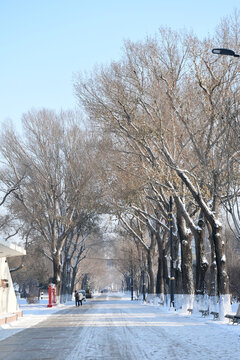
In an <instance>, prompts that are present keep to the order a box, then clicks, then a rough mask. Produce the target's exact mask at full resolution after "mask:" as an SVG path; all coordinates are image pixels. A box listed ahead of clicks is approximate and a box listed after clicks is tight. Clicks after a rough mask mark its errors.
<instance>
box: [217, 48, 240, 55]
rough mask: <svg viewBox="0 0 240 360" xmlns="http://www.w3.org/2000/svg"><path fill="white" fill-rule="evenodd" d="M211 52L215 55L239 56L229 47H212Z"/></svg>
mask: <svg viewBox="0 0 240 360" xmlns="http://www.w3.org/2000/svg"><path fill="white" fill-rule="evenodd" d="M212 53H213V54H215V55H227V56H233V57H240V55H238V54H236V53H235V51H233V50H231V49H223V48H220V49H212Z"/></svg>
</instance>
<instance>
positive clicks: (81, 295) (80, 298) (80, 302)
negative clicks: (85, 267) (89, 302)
mask: <svg viewBox="0 0 240 360" xmlns="http://www.w3.org/2000/svg"><path fill="white" fill-rule="evenodd" d="M82 301H83V294H82V293H81V292H80V293H79V300H78V306H79V304H81V306H82Z"/></svg>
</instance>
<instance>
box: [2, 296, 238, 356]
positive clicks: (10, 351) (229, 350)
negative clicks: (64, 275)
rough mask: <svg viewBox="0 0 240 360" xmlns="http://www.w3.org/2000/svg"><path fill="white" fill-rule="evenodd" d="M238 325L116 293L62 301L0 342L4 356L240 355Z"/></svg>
mask: <svg viewBox="0 0 240 360" xmlns="http://www.w3.org/2000/svg"><path fill="white" fill-rule="evenodd" d="M239 351H240V326H237V325H236V326H233V325H229V324H221V323H220V322H218V321H212V320H211V319H210V318H209V319H203V318H201V317H200V315H195V316H187V315H185V316H184V315H181V314H177V313H176V312H169V311H166V310H165V311H164V310H163V309H162V308H160V307H159V306H158V307H157V306H149V305H143V304H140V303H139V302H135V301H130V300H129V298H125V297H122V298H121V297H119V296H99V297H96V298H94V299H92V300H91V301H88V302H87V303H84V305H83V306H82V307H79V308H76V307H75V306H73V305H70V306H66V307H65V308H64V309H63V310H61V311H60V312H56V313H53V314H52V315H51V316H49V317H47V318H45V320H44V321H41V322H39V323H35V324H34V325H33V326H32V327H31V328H28V329H25V330H23V331H21V332H18V333H16V334H15V335H13V336H11V337H8V338H6V339H5V340H2V341H0V359H4V360H36V359H41V360H47V359H48V360H50V359H58V360H61V359H64V360H77V359H78V360H79V359H80V358H81V359H87V360H89V359H91V360H95V359H104V360H108V359H111V360H114V359H116V360H121V359H124V360H132V359H156V360H160V359H169V360H173V359H174V360H175V359H182V360H184V359H188V360H189V359H195V360H202V359H206V360H208V359H211V360H212V359H224V360H226V359H231V360H235V359H239V358H240V356H239Z"/></svg>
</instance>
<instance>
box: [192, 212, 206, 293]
mask: <svg viewBox="0 0 240 360" xmlns="http://www.w3.org/2000/svg"><path fill="white" fill-rule="evenodd" d="M204 237H205V221H204V217H203V212H202V211H201V212H200V215H199V218H198V230H197V231H194V239H195V253H196V287H195V292H196V294H201V295H203V294H204V293H205V291H206V284H205V275H206V272H207V270H208V261H207V259H206V255H205V246H204Z"/></svg>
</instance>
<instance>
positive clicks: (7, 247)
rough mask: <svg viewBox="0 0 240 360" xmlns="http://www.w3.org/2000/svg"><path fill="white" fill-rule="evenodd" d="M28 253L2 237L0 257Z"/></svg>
mask: <svg viewBox="0 0 240 360" xmlns="http://www.w3.org/2000/svg"><path fill="white" fill-rule="evenodd" d="M22 255H26V250H24V249H23V248H22V247H20V246H18V245H15V244H12V243H9V242H6V241H4V240H1V239H0V258H1V257H11V256H22Z"/></svg>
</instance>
